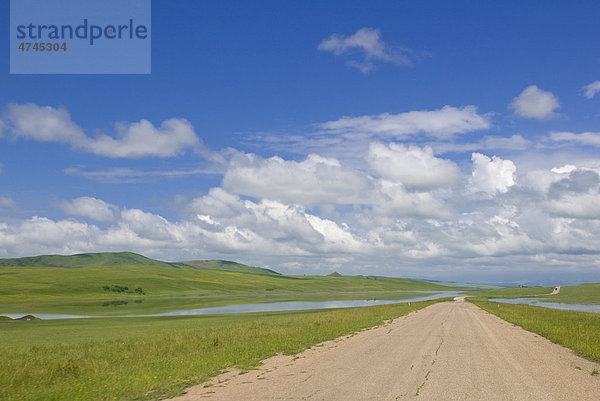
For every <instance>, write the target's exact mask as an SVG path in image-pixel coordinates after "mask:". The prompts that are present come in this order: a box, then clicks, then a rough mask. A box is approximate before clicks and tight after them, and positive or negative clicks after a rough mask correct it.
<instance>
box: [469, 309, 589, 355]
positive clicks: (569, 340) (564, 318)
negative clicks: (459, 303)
mask: <svg viewBox="0 0 600 401" xmlns="http://www.w3.org/2000/svg"><path fill="white" fill-rule="evenodd" d="M467 300H469V301H470V302H473V303H474V304H475V305H477V306H479V307H480V308H482V309H484V310H486V311H488V312H490V313H492V314H494V315H496V316H498V317H500V318H501V319H504V320H506V321H508V322H511V323H514V324H516V325H518V326H521V327H523V328H524V329H525V330H528V331H532V332H534V333H537V334H539V335H541V336H544V337H546V338H547V339H549V340H550V341H552V342H554V343H557V344H560V345H563V346H565V347H567V348H570V349H572V350H574V351H575V352H576V353H578V354H579V355H582V356H584V357H586V358H588V359H590V360H593V361H597V362H600V314H598V313H588V312H575V311H564V310H556V309H548V308H542V307H538V306H530V305H513V304H502V303H497V302H488V301H483V300H476V299H475V300H473V299H470V298H467Z"/></svg>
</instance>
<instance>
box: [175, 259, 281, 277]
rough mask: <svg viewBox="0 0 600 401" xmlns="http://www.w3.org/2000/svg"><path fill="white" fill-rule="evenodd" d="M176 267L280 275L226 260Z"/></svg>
mask: <svg viewBox="0 0 600 401" xmlns="http://www.w3.org/2000/svg"><path fill="white" fill-rule="evenodd" d="M176 265H178V266H186V267H193V268H196V269H205V270H222V271H228V272H241V273H255V274H280V273H277V272H276V271H273V270H270V269H265V268H262V267H253V266H247V265H244V264H241V263H236V262H230V261H227V260H190V261H185V262H178V263H176Z"/></svg>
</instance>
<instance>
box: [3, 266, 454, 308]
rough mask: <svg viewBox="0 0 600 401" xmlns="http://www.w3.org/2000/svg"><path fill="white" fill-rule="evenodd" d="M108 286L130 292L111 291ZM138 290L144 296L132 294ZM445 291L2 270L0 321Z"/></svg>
mask: <svg viewBox="0 0 600 401" xmlns="http://www.w3.org/2000/svg"><path fill="white" fill-rule="evenodd" d="M107 287H108V288H109V289H112V288H119V287H128V288H129V289H130V290H129V291H128V292H127V291H124V292H114V291H112V290H109V291H107V290H106V289H105V288H107ZM138 288H139V289H140V290H141V291H143V294H142V293H136V292H135V291H134V290H135V289H138ZM444 290H446V291H452V290H454V289H453V288H451V287H445V286H442V285H438V284H434V283H428V282H423V281H418V280H410V279H401V278H386V277H368V276H351V277H350V276H344V277H328V276H286V275H277V274H252V273H244V272H231V271H218V270H206V269H195V268H188V267H182V268H176V267H172V266H154V265H148V266H140V265H136V266H103V267H84V268H60V267H0V314H8V313H33V314H35V313H36V312H37V313H66V314H79V315H111V314H112V315H117V314H122V315H123V314H151V313H159V312H164V311H166V310H174V309H192V308H203V307H210V306H222V305H228V304H236V303H251V302H274V301H286V300H315V301H317V300H342V299H373V298H377V299H399V298H408V297H414V296H415V293H414V292H415V291H444ZM384 297H385V298H384ZM390 297H395V298H390Z"/></svg>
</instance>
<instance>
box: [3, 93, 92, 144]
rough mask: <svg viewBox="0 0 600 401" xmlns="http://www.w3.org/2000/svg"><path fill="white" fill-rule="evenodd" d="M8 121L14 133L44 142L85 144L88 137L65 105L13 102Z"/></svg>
mask: <svg viewBox="0 0 600 401" xmlns="http://www.w3.org/2000/svg"><path fill="white" fill-rule="evenodd" d="M6 118H7V122H8V124H9V126H10V129H11V131H12V133H13V135H15V136H17V137H22V138H26V139H33V140H36V141H42V142H62V143H68V144H71V145H72V146H73V147H81V146H83V145H84V144H85V143H86V142H87V140H88V138H87V137H86V136H85V134H84V132H83V130H82V129H81V128H80V127H79V126H78V125H77V124H75V123H74V122H73V121H72V120H71V115H70V114H69V112H68V111H67V110H66V109H65V108H64V107H59V108H57V109H56V108H53V107H49V106H45V107H40V106H38V105H36V104H33V103H27V104H22V105H18V104H11V105H9V106H8V110H7V115H6Z"/></svg>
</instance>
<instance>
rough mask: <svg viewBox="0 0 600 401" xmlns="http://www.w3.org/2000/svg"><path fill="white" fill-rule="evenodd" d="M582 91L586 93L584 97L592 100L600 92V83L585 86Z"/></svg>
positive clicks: (595, 82)
mask: <svg viewBox="0 0 600 401" xmlns="http://www.w3.org/2000/svg"><path fill="white" fill-rule="evenodd" d="M582 89H583V90H584V91H585V93H584V96H585V97H587V98H588V99H591V98H593V97H594V96H596V93H598V92H600V81H594V82H592V83H591V84H589V85H586V86H584V87H583V88H582Z"/></svg>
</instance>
